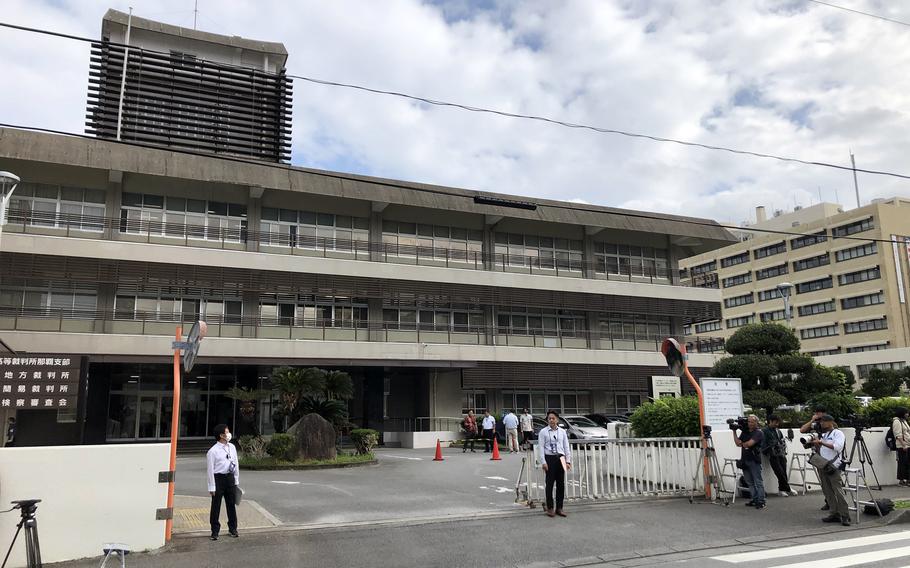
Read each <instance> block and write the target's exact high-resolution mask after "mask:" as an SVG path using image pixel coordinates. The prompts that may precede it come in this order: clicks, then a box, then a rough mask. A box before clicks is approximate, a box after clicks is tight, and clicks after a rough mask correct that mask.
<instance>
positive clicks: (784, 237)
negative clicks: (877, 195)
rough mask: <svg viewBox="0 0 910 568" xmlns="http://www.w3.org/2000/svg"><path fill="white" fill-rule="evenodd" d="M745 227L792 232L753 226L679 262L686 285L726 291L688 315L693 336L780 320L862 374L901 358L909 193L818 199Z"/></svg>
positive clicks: (909, 281) (806, 346)
mask: <svg viewBox="0 0 910 568" xmlns="http://www.w3.org/2000/svg"><path fill="white" fill-rule="evenodd" d="M838 211H840V212H838ZM813 213H814V215H813ZM772 222H773V223H772ZM750 228H751V229H767V230H772V231H783V232H785V233H789V232H796V233H799V235H790V234H780V233H763V232H761V231H759V230H756V231H753V232H751V235H752V238H750V239H748V240H745V241H743V242H741V243H738V244H735V245H731V246H728V247H725V248H722V249H718V250H715V251H711V252H710V253H707V254H701V255H697V256H693V257H690V258H687V259H684V260H683V261H681V262H680V266H681V267H682V268H683V269H684V270H685V272H686V274H685V275H686V277H687V278H689V279H690V280H691V281H692V282H693V284H695V285H699V286H705V287H711V288H716V289H720V290H721V293H722V295H723V310H722V311H723V313H722V317H720V318H718V319H717V320H714V321H710V322H702V323H699V324H695V325H694V326H693V327H692V329H691V331H692V333H693V334H694V335H695V336H701V335H710V336H720V337H729V336H730V335H731V334H733V333H734V332H735V331H736V329H737V328H739V327H742V326H744V325H746V324H749V323H757V322H780V323H784V324H789V325H791V326H792V328H793V330H794V331H795V332H796V334H797V336H798V337H799V339H800V341H801V343H802V350H803V351H804V352H806V353H808V354H810V355H813V356H815V357H820V359H819V361H820V362H822V363H824V364H827V365H846V366H849V367H852V368H853V369H854V372H855V373H857V374H858V375H859V376H865V375H866V374H868V371H869V370H870V369H872V368H876V367H878V368H903V367H905V366H907V364H908V362H910V349H907V348H908V347H910V308H908V298H907V296H908V293H910V288H908V286H910V266H908V260H910V258H908V253H910V240H908V235H910V200H908V199H905V198H892V199H887V200H877V201H876V202H874V203H872V204H870V205H866V206H864V207H860V208H857V209H853V210H851V211H847V212H843V211H842V208H840V207H838V206H836V205H833V204H821V205H820V206H815V207H814V208H807V209H803V210H800V211H796V212H794V213H793V214H789V215H779V216H776V217H775V218H773V219H769V220H768V221H767V222H761V221H760V222H758V223H756V224H755V225H752V226H751V227H749V228H746V229H744V230H745V231H748V230H749V229H750ZM892 240H893V241H894V243H891V242H889V241H892ZM882 241H884V242H882ZM787 290H789V303H790V306H791V309H790V314H789V321H788V314H787V312H786V310H785V301H784V297H783V296H784V293H785V292H786V291H787Z"/></svg>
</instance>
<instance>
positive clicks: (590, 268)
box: [583, 227, 602, 278]
mask: <svg viewBox="0 0 910 568" xmlns="http://www.w3.org/2000/svg"><path fill="white" fill-rule="evenodd" d="M601 230H602V229H601V228H600V227H585V240H584V259H583V262H584V268H583V271H584V276H585V278H594V275H595V271H594V237H595V236H596V235H597V234H598V233H599V232H600V231H601Z"/></svg>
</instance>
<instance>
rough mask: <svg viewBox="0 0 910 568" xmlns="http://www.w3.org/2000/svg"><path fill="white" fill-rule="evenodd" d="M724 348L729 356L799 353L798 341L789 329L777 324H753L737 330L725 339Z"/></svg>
mask: <svg viewBox="0 0 910 568" xmlns="http://www.w3.org/2000/svg"><path fill="white" fill-rule="evenodd" d="M725 347H726V350H727V353H729V354H730V355H746V354H753V353H764V354H767V355H783V354H785V353H794V352H796V351H799V339H797V338H796V335H795V334H794V333H793V331H792V330H791V329H790V328H788V327H787V326H784V325H781V324H779V323H753V324H749V325H746V326H744V327H742V328H740V329H738V330H737V331H736V333H734V334H733V335H731V336H730V337H729V338H728V339H727V341H726V342H725Z"/></svg>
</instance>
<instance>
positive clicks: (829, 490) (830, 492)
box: [812, 414, 850, 527]
mask: <svg viewBox="0 0 910 568" xmlns="http://www.w3.org/2000/svg"><path fill="white" fill-rule="evenodd" d="M818 423H819V426H820V427H821V432H822V433H821V436H819V437H818V438H817V439H815V440H814V441H813V442H812V443H813V444H814V445H815V451H816V452H818V453H819V455H821V457H823V458H824V459H826V460H828V463H829V465H830V467H828V466H826V467H824V468H818V481H819V483H820V485H821V486H822V491H823V492H824V493H825V499H826V500H827V502H828V505H829V506H830V507H831V514H830V515H828V516H827V517H825V518H824V519H822V520H823V521H824V522H826V523H837V522H840V524H842V525H844V526H845V527H848V526H850V510H849V509H848V508H847V500H846V499H845V498H844V483H843V479H841V470H840V464H841V452H843V451H844V442H845V441H846V438H845V437H844V433H843V432H841V431H840V430H838V429H837V427H836V426H835V424H834V417H832V416H831V415H830V414H825V415H824V416H822V417H821V418H819V420H818ZM826 470H827V471H826Z"/></svg>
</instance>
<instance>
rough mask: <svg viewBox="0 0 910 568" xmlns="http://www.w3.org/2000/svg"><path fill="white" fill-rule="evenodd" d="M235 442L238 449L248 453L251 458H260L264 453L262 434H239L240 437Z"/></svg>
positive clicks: (264, 444)
mask: <svg viewBox="0 0 910 568" xmlns="http://www.w3.org/2000/svg"><path fill="white" fill-rule="evenodd" d="M237 443H238V444H239V445H240V451H242V452H243V453H245V454H248V455H249V456H250V457H251V458H255V459H262V458H264V457H265V454H266V449H265V446H266V442H265V440H264V439H263V437H262V436H252V435H249V434H248V435H246V436H240V439H239V440H237Z"/></svg>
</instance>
